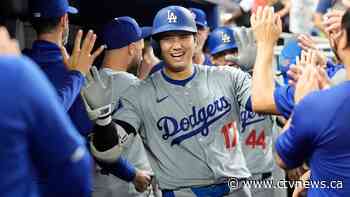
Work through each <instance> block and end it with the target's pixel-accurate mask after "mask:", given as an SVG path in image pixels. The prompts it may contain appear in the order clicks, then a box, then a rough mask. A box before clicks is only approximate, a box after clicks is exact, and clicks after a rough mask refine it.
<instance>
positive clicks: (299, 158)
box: [276, 81, 350, 197]
mask: <svg viewBox="0 0 350 197" xmlns="http://www.w3.org/2000/svg"><path fill="white" fill-rule="evenodd" d="M320 105H322V107H320ZM349 117H350V82H349V81H347V82H345V83H343V84H341V85H338V86H336V87H334V88H331V89H328V90H324V91H319V92H315V93H312V94H310V95H308V96H306V97H305V98H304V99H303V100H302V101H301V102H300V104H298V105H297V106H296V108H295V110H294V114H293V116H292V121H291V124H290V127H289V128H288V129H287V130H286V131H285V132H284V133H283V134H282V135H281V136H279V137H278V139H277V141H276V151H277V153H278V155H279V156H280V158H281V159H282V160H283V161H284V163H285V164H286V165H287V167H288V168H294V167H297V166H300V165H301V164H302V163H303V162H304V161H306V160H308V162H309V166H310V168H311V180H312V181H325V183H324V186H326V187H327V186H328V187H329V188H326V189H316V188H310V189H309V190H308V196H310V197H313V196H332V197H336V196H339V197H340V196H342V197H343V196H350V188H349V184H350V143H349V139H350V132H349V131H350V122H349ZM330 181H342V182H341V184H338V183H334V182H330ZM335 186H338V187H343V188H342V189H340V188H338V189H334V188H333V187H335Z"/></svg>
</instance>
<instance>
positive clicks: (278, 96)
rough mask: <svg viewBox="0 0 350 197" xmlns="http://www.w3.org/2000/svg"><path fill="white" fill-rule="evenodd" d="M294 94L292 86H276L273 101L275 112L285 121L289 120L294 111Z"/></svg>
mask: <svg viewBox="0 0 350 197" xmlns="http://www.w3.org/2000/svg"><path fill="white" fill-rule="evenodd" d="M294 92H295V88H294V87H293V86H290V85H287V86H276V88H275V91H274V99H275V105H276V108H277V111H278V112H279V113H280V114H281V115H282V116H283V117H284V118H286V119H288V118H289V116H290V115H291V113H292V111H293V109H294Z"/></svg>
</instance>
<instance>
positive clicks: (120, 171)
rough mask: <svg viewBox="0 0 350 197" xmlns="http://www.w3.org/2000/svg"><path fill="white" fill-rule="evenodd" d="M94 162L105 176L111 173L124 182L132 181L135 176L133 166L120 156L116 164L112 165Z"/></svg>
mask: <svg viewBox="0 0 350 197" xmlns="http://www.w3.org/2000/svg"><path fill="white" fill-rule="evenodd" d="M96 162H97V163H98V165H99V166H101V167H102V169H103V171H104V172H105V173H106V174H109V173H111V174H113V175H114V176H116V177H118V178H120V179H122V180H124V181H126V182H131V181H133V180H134V178H135V176H136V168H135V167H134V165H133V164H131V163H130V162H129V161H128V160H127V159H125V158H123V157H122V156H120V157H119V159H118V160H117V162H116V163H113V164H107V163H104V162H101V161H96Z"/></svg>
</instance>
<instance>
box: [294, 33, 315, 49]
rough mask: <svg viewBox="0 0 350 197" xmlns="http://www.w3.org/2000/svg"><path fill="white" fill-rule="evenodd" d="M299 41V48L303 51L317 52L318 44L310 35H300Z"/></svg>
mask: <svg viewBox="0 0 350 197" xmlns="http://www.w3.org/2000/svg"><path fill="white" fill-rule="evenodd" d="M297 39H298V44H299V46H300V47H301V48H302V49H303V50H305V51H308V50H310V49H312V50H317V46H316V42H315V41H314V40H313V39H312V38H311V37H310V36H309V35H306V34H300V35H299V36H298V38H297Z"/></svg>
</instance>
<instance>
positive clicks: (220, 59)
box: [211, 50, 238, 67]
mask: <svg viewBox="0 0 350 197" xmlns="http://www.w3.org/2000/svg"><path fill="white" fill-rule="evenodd" d="M227 55H234V56H237V55H238V53H237V50H226V51H223V52H220V53H217V54H214V55H212V56H211V61H212V62H213V64H214V65H216V66H233V67H238V65H237V64H236V63H234V62H232V61H228V60H226V58H225V57H226V56H227Z"/></svg>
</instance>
